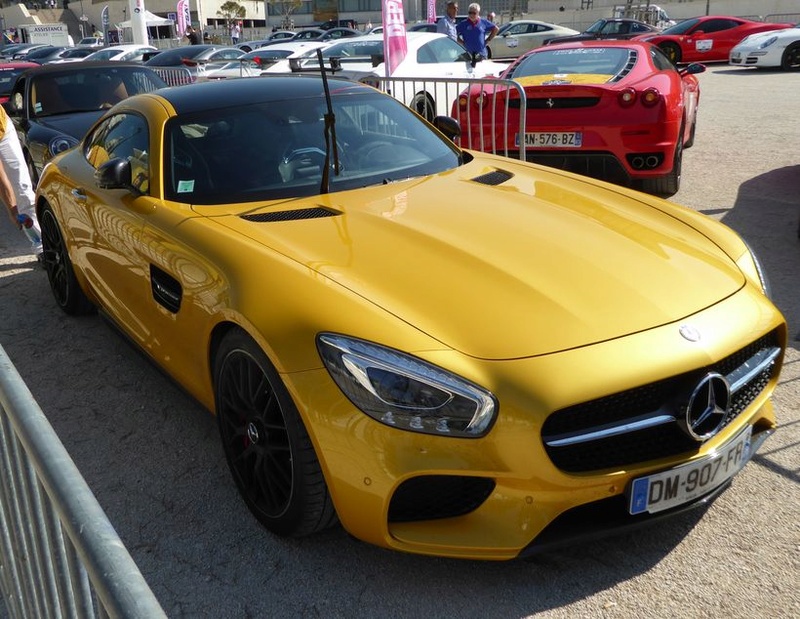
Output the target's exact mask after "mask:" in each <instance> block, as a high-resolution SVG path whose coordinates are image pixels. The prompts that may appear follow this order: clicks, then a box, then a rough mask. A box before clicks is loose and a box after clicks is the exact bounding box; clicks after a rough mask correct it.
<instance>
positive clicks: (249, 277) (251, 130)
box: [37, 76, 786, 559]
mask: <svg viewBox="0 0 800 619" xmlns="http://www.w3.org/2000/svg"><path fill="white" fill-rule="evenodd" d="M434 124H435V125H436V126H437V127H439V129H440V130H441V131H440V130H436V129H434V128H433V127H432V126H431V125H429V124H427V123H425V122H424V121H423V120H422V119H420V117H418V116H417V115H415V114H414V113H413V112H411V111H410V110H409V109H408V108H406V107H404V106H403V105H402V104H401V103H399V102H398V101H397V100H395V99H394V98H392V97H390V96H387V95H385V94H383V93H381V92H379V91H377V90H374V89H372V88H370V87H368V86H365V85H363V84H356V83H352V82H347V81H343V80H337V79H330V80H328V81H327V82H324V81H323V80H322V78H321V76H305V77H274V78H273V77H269V78H260V79H253V80H227V81H223V82H215V83H203V84H193V85H190V86H185V87H177V88H165V89H161V90H158V91H155V92H152V93H148V94H144V95H138V96H135V97H131V98H129V99H126V100H125V101H123V102H121V103H119V104H117V105H116V106H115V107H114V108H112V109H111V110H109V112H108V113H107V114H106V115H105V116H104V117H103V118H102V119H101V120H99V121H98V123H97V124H96V125H95V126H94V127H93V128H92V129H90V130H89V132H88V134H87V135H86V137H85V138H84V139H83V141H82V143H81V144H80V145H79V146H78V147H76V148H74V149H71V150H69V151H66V152H64V153H62V154H61V155H59V156H58V157H57V158H56V159H54V160H53V162H52V163H51V164H49V165H48V166H47V167H46V169H45V170H44V173H43V175H42V179H41V182H40V183H39V187H38V195H37V208H38V213H39V219H40V222H41V226H42V236H43V243H44V248H45V268H46V270H47V275H48V278H49V281H50V285H51V288H52V291H53V294H54V296H55V299H56V301H57V303H58V304H59V305H60V306H61V308H63V310H64V311H66V312H67V313H70V314H79V313H86V312H90V311H92V310H94V309H95V308H101V309H102V310H103V312H104V313H106V314H108V316H110V318H111V319H113V321H114V322H115V323H116V324H117V325H119V326H120V327H121V329H122V330H123V331H124V332H125V333H126V334H127V335H128V336H129V337H130V338H131V339H132V340H133V341H134V342H135V343H137V344H138V345H139V346H140V347H141V348H142V349H143V350H144V351H145V352H146V353H147V354H148V355H149V356H150V357H151V358H152V360H153V361H154V362H155V363H156V364H157V365H158V366H160V367H161V368H163V369H164V370H165V371H166V372H167V373H168V374H169V375H170V376H172V377H173V378H174V379H176V380H177V382H178V383H179V384H181V385H182V386H183V387H185V388H186V389H187V390H188V391H189V392H190V393H191V394H193V395H194V396H195V397H196V398H197V399H198V400H199V401H200V402H201V403H202V404H203V405H205V406H206V407H207V408H208V409H209V410H210V411H212V412H213V413H215V414H216V415H217V418H218V420H219V431H220V435H221V439H222V443H223V445H224V450H225V453H226V455H227V459H228V463H229V465H230V469H231V472H232V475H233V478H234V480H235V483H236V485H237V486H238V488H239V490H240V492H241V495H242V497H243V498H244V501H245V502H246V503H247V505H248V507H249V508H250V510H251V511H252V512H253V514H254V515H255V516H256V517H257V518H258V519H259V521H260V522H262V523H263V524H264V525H265V526H266V527H267V528H268V529H269V530H271V531H273V532H275V533H277V534H280V535H288V536H300V535H306V534H310V533H314V532H316V531H319V530H321V529H323V528H325V527H328V526H331V525H334V524H335V523H337V521H338V522H340V523H341V525H342V526H343V527H344V528H345V529H346V530H347V531H348V532H349V533H351V534H352V535H354V536H355V537H357V538H360V539H362V540H365V541H367V542H371V543H373V544H378V545H380V546H384V547H388V548H393V549H397V550H401V551H408V552H414V553H423V554H431V555H443V556H450V557H468V558H480V559H510V558H513V557H518V556H524V555H528V554H531V553H534V552H536V551H539V550H541V549H544V548H548V547H550V546H551V545H552V544H555V543H562V542H568V541H570V540H575V538H576V537H577V538H584V537H585V536H588V535H594V534H600V533H603V532H608V531H617V530H620V529H622V528H625V527H627V526H638V525H640V524H643V523H648V522H653V521H658V520H659V519H661V518H663V517H665V516H670V515H672V514H675V513H678V512H680V511H682V510H685V509H687V508H689V507H693V506H696V505H698V504H702V503H704V502H707V501H708V500H709V499H711V498H713V497H715V496H716V495H717V494H718V493H719V492H721V491H722V490H723V489H725V488H726V487H728V485H729V482H730V480H731V479H732V477H733V476H734V475H735V474H736V473H737V472H738V471H739V470H740V469H741V468H742V466H744V465H745V463H746V462H747V461H748V460H749V459H750V458H751V456H752V454H753V453H754V452H755V451H756V450H757V449H758V447H759V446H760V445H761V443H762V441H763V440H764V439H765V438H766V437H767V436H768V435H769V434H770V433H772V432H773V430H774V429H775V425H776V424H775V417H774V414H773V410H772V405H771V403H770V395H771V393H772V391H773V389H774V388H775V384H776V382H777V380H778V374H779V371H780V368H781V363H782V359H783V350H784V347H785V344H786V325H785V322H784V319H783V318H782V316H781V314H780V313H779V312H778V310H776V308H775V307H774V306H773V305H772V303H771V302H770V301H769V299H768V295H767V288H766V282H765V279H764V276H763V273H762V272H761V270H760V268H759V265H758V262H757V261H756V259H755V257H754V256H753V255H752V253H751V252H750V251H749V250H748V248H747V246H746V245H745V243H744V242H743V241H742V240H741V239H740V238H739V237H738V236H737V235H736V234H735V233H734V232H733V231H731V230H730V229H728V228H727V227H725V226H724V225H722V224H720V223H718V222H716V221H714V220H712V219H710V218H707V217H706V216H704V215H702V214H699V213H697V212H695V211H692V210H689V209H686V208H682V207H680V206H677V205H675V204H672V203H670V202H667V201H664V200H660V199H658V198H654V197H652V196H647V195H644V194H641V193H637V192H634V191H629V190H626V189H622V188H620V187H617V186H613V185H609V184H605V183H603V182H601V181H595V180H592V179H588V178H582V177H580V176H577V175H573V174H569V173H566V172H562V171H558V170H555V169H552V168H544V167H538V166H535V165H531V164H525V163H522V162H519V161H513V160H511V159H506V158H502V157H496V156H492V155H484V154H481V153H477V152H470V151H465V150H460V149H459V148H457V147H456V146H455V145H454V144H453V142H452V141H451V140H450V139H448V137H446V135H445V134H447V135H449V136H452V135H453V134H454V132H455V131H456V130H457V128H458V127H457V125H456V124H455V121H452V119H449V120H448V119H444V118H438V119H436V121H435V123H434Z"/></svg>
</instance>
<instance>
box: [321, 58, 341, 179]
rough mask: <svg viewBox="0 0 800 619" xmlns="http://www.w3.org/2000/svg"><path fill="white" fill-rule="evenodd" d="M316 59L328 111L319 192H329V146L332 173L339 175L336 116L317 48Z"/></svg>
mask: <svg viewBox="0 0 800 619" xmlns="http://www.w3.org/2000/svg"><path fill="white" fill-rule="evenodd" d="M317 60H318V61H319V67H320V72H321V73H322V87H323V88H324V89H325V103H326V104H327V106H328V112H327V114H325V115H324V117H323V118H324V119H325V130H324V132H325V165H324V166H323V168H322V183H321V184H320V188H319V192H320V193H329V192H330V165H331V164H330V161H331V146H333V173H334V174H336V176H339V173H340V172H341V170H340V168H339V147H338V145H337V143H336V116H335V115H334V113H333V103H332V101H331V91H330V90H329V89H328V76H327V75H326V72H325V65H324V64H323V62H322V50H321V49H317Z"/></svg>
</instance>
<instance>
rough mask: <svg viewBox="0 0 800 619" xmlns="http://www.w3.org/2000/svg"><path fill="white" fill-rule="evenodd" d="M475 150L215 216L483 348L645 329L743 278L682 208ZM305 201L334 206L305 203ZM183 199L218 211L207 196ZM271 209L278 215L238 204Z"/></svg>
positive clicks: (502, 355) (509, 354) (550, 347)
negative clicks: (364, 183)
mask: <svg viewBox="0 0 800 619" xmlns="http://www.w3.org/2000/svg"><path fill="white" fill-rule="evenodd" d="M480 161H481V160H480V159H479V158H476V160H475V161H474V162H473V163H471V164H468V165H465V166H462V167H461V168H458V169H456V170H452V171H450V172H447V173H443V174H440V175H437V176H433V177H427V178H423V179H416V180H408V181H404V182H400V183H396V184H389V185H383V186H379V187H374V188H368V189H361V190H356V191H346V192H340V193H331V194H327V195H322V196H317V197H315V198H308V199H297V200H290V201H286V202H283V203H280V204H275V203H272V204H271V205H270V206H269V208H259V209H257V210H255V211H253V210H249V211H247V215H248V217H247V219H245V218H242V217H241V215H242V214H244V212H242V210H241V209H240V210H239V213H235V212H231V213H230V214H229V216H223V217H221V218H220V219H218V220H217V221H219V222H220V223H222V224H224V225H226V226H229V227H231V228H234V229H235V230H237V231H238V232H240V233H241V234H243V235H246V236H248V237H250V238H252V239H254V240H256V241H259V242H261V243H263V244H264V245H266V246H269V247H271V248H272V249H273V250H275V251H277V252H279V253H281V254H283V255H286V256H288V257H290V258H292V259H294V260H296V261H298V262H300V263H302V264H304V265H305V266H307V267H308V268H309V269H311V270H313V271H315V272H318V273H319V274H321V275H323V276H325V277H326V278H328V279H330V280H333V281H335V282H337V283H338V284H340V285H341V286H344V287H345V288H347V289H349V290H350V291H352V292H353V293H354V294H357V295H359V296H361V297H363V298H366V299H369V300H370V301H371V302H373V303H374V304H376V305H378V306H380V307H382V308H383V309H384V310H385V311H386V312H388V313H390V314H392V315H394V316H396V317H397V318H399V319H400V320H403V321H405V322H407V323H409V324H412V325H414V326H415V327H417V328H419V329H420V330H422V331H424V332H425V333H427V334H428V335H430V336H431V337H434V338H436V339H437V340H439V341H440V342H442V343H443V344H445V345H447V346H448V347H451V348H453V349H456V350H459V351H461V352H463V353H465V354H467V355H470V356H474V357H480V358H485V359H510V358H521V357H528V356H534V355H542V354H546V353H552V352H555V351H560V350H566V349H570V348H575V347H580V346H585V345H588V344H592V343H595V342H600V341H604V340H610V339H613V338H618V337H621V336H624V335H627V334H631V333H635V332H639V331H643V330H647V329H652V328H654V327H658V326H660V325H664V324H667V323H671V322H675V321H678V320H681V319H683V318H685V317H687V316H689V315H691V314H694V313H696V312H698V311H700V310H702V309H704V308H706V307H709V306H711V305H713V304H715V303H717V302H719V301H720V300H722V299H724V298H725V297H728V296H730V295H732V294H733V293H735V292H736V291H737V290H738V289H740V288H741V287H742V286H743V285H744V282H745V280H744V276H743V275H742V273H741V272H740V271H739V270H738V268H737V267H736V266H735V265H734V263H733V262H732V260H731V259H730V258H729V257H728V256H727V255H725V254H724V253H723V252H722V251H721V249H720V248H719V247H718V246H717V245H715V244H714V243H713V242H712V241H711V240H709V239H708V238H707V237H706V236H704V235H703V234H701V233H700V232H699V231H697V230H695V229H694V228H691V227H690V226H688V225H687V224H686V223H684V222H683V221H681V220H680V219H678V218H676V217H675V216H673V215H671V214H670V213H671V211H674V212H677V211H678V210H679V209H681V208H682V207H677V206H674V205H670V204H669V203H667V202H663V201H657V200H652V202H649V203H648V202H647V200H651V199H650V198H647V197H644V196H640V195H639V194H637V193H635V192H626V191H625V190H620V191H615V190H613V189H603V188H602V187H601V186H599V185H596V184H590V183H587V182H583V181H578V180H573V179H572V178H571V177H569V176H564V175H557V174H553V173H551V172H548V171H545V170H544V169H541V168H538V169H537V168H527V167H524V166H521V165H518V164H517V165H515V164H510V165H508V166H506V164H501V163H497V162H496V161H494V160H492V159H484V160H483V163H482V164H481V163H479V162H480ZM492 164H493V165H496V166H503V168H504V169H497V168H495V167H492ZM503 179H505V180H503ZM498 181H502V182H500V183H499V184H497V183H498ZM640 199H641V200H645V201H640ZM242 206H243V205H242ZM249 206H250V207H252V205H249ZM318 207H323V208H325V209H330V211H331V213H333V214H332V215H331V216H329V217H305V216H304V213H311V212H312V211H311V210H310V209H315V211H314V212H315V213H316V214H318V213H319V210H318ZM196 208H197V210H198V211H199V212H200V213H201V214H209V215H211V214H212V213H215V214H219V211H218V210H217V209H219V207H196ZM275 211H278V212H281V215H279V216H277V217H272V218H266V217H264V218H262V217H256V218H252V217H251V216H252V215H257V214H261V213H270V212H272V213H274V212H275ZM285 211H296V213H295V214H296V218H293V217H291V216H287V213H286V212H285ZM254 219H255V220H260V222H258V221H254ZM265 219H271V220H272V221H273V223H264V220H265Z"/></svg>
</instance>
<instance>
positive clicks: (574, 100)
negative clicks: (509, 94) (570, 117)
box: [508, 97, 600, 110]
mask: <svg viewBox="0 0 800 619" xmlns="http://www.w3.org/2000/svg"><path fill="white" fill-rule="evenodd" d="M599 102H600V97H543V98H541V99H537V98H535V97H530V98H528V99H526V101H525V109H527V110H567V109H574V108H584V107H594V106H595V105H597V104H598V103H599ZM508 107H509V108H511V109H512V110H513V109H517V110H518V109H519V108H520V101H519V99H509V101H508Z"/></svg>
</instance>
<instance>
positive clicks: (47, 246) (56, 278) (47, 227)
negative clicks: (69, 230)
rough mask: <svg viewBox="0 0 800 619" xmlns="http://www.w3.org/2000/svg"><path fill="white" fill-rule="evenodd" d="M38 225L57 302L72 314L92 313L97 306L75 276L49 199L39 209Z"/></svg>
mask: <svg viewBox="0 0 800 619" xmlns="http://www.w3.org/2000/svg"><path fill="white" fill-rule="evenodd" d="M39 226H40V227H41V229H42V263H43V266H44V269H45V271H47V279H48V281H49V282H50V290H51V291H52V292H53V297H54V298H55V300H56V303H57V304H58V306H59V307H60V308H61V309H62V310H63V311H64V312H65V313H67V314H69V315H71V316H80V315H83V314H91V313H93V312H94V311H95V307H94V305H92V302H91V301H90V300H89V298H88V297H87V296H86V294H85V293H84V292H83V290H81V286H80V284H79V283H78V279H77V278H76V277H75V269H74V267H73V266H72V261H71V260H70V259H69V253H68V252H67V246H66V243H65V242H64V236H63V235H62V234H61V229H60V228H59V226H58V221H57V220H56V215H55V213H54V212H53V208H52V207H51V206H50V204H48V203H47V202H45V203H44V205H43V206H42V208H41V211H40V212H39Z"/></svg>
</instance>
